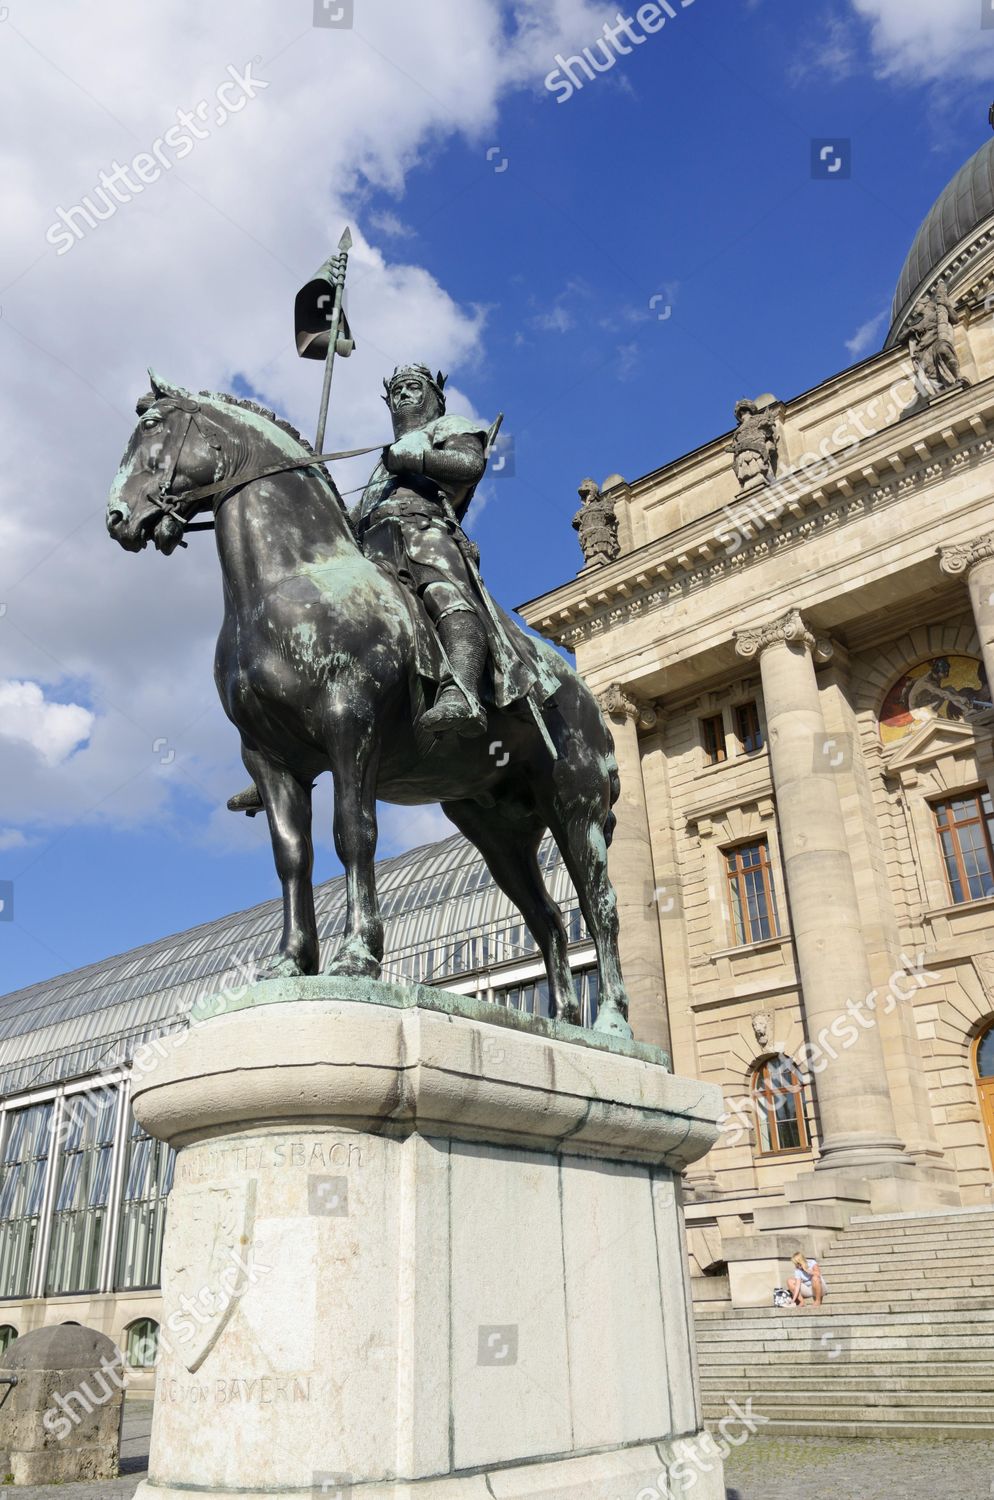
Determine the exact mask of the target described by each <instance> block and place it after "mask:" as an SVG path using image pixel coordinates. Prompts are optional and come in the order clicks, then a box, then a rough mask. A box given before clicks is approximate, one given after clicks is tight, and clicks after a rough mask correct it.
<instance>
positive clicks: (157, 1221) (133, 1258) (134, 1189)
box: [114, 1117, 176, 1291]
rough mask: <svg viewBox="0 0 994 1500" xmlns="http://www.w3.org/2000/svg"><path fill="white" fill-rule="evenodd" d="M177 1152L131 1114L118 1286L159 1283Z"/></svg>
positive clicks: (129, 1288)
mask: <svg viewBox="0 0 994 1500" xmlns="http://www.w3.org/2000/svg"><path fill="white" fill-rule="evenodd" d="M175 1160H176V1153H175V1152H174V1151H172V1150H170V1148H169V1147H168V1146H167V1145H166V1144H165V1142H164V1141H156V1140H153V1139H152V1137H151V1136H150V1135H146V1134H145V1132H144V1130H142V1128H141V1126H140V1125H139V1123H138V1121H137V1120H136V1119H134V1117H132V1120H131V1128H130V1130H129V1132H128V1141H127V1145H126V1147H125V1153H124V1178H123V1184H122V1192H121V1227H120V1231H119V1233H118V1238H117V1265H116V1269H115V1272H114V1285H115V1287H116V1288H117V1290H118V1291H134V1290H137V1289H139V1288H141V1287H154V1286H158V1285H159V1266H160V1262H161V1260H162V1235H163V1231H164V1230H165V1227H166V1198H167V1195H168V1193H169V1189H170V1188H171V1187H172V1183H173V1164H174V1162H175Z"/></svg>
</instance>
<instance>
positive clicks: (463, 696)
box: [421, 609, 487, 738]
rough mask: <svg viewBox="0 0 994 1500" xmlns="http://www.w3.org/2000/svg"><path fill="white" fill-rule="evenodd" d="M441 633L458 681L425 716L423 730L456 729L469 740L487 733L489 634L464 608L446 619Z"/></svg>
mask: <svg viewBox="0 0 994 1500" xmlns="http://www.w3.org/2000/svg"><path fill="white" fill-rule="evenodd" d="M438 633H439V635H440V636H441V638H442V645H443V646H444V647H445V654H446V656H447V657H448V658H449V663H450V665H451V667H452V672H453V675H454V676H455V678H456V679H457V682H448V683H446V685H445V686H444V687H443V688H442V691H441V692H440V693H439V695H438V697H437V698H436V699H435V702H434V704H433V706H432V707H431V708H429V709H428V711H427V712H426V713H424V714H422V715H421V728H423V729H426V730H427V731H428V732H429V734H447V733H449V732H450V731H452V730H454V731H455V732H456V733H457V734H461V735H464V736H465V737H466V738H470V737H471V736H473V735H478V734H485V733H486V730H487V716H486V713H485V712H484V709H483V705H482V704H481V702H480V684H481V682H482V680H483V669H484V667H485V666H486V664H487V635H486V631H485V630H484V628H483V626H482V624H481V623H480V621H479V620H478V619H477V618H476V616H475V615H474V614H471V613H470V612H469V610H462V609H460V610H454V611H453V613H452V614H449V615H444V616H443V617H442V619H441V620H440V621H439V622H438ZM457 683H458V685H457ZM460 689H463V690H464V691H461V690H460Z"/></svg>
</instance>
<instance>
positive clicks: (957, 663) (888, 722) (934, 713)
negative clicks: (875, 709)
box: [880, 655, 991, 745]
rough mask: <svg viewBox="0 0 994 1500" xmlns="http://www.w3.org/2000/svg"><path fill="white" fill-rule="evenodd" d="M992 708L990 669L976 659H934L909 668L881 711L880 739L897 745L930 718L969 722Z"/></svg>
mask: <svg viewBox="0 0 994 1500" xmlns="http://www.w3.org/2000/svg"><path fill="white" fill-rule="evenodd" d="M990 708H991V690H990V687H989V685H988V682H987V670H986V668H985V666H984V664H983V662H982V661H978V660H977V658H976V657H975V656H954V655H945V656H933V657H931V658H930V659H929V660H928V661H922V662H919V663H918V665H917V666H914V667H909V668H908V670H907V671H906V672H903V673H902V674H901V676H900V677H899V678H898V679H897V681H896V682H895V683H894V685H893V686H892V687H891V688H890V689H889V690H888V692H887V696H886V697H885V698H884V701H883V704H882V705H881V708H880V738H881V740H882V741H883V743H884V744H885V745H894V744H896V743H897V741H898V740H903V739H904V737H905V735H908V734H911V733H912V731H913V730H915V729H917V728H918V727H919V726H920V725H922V724H924V723H925V722H926V720H928V719H950V720H953V721H956V722H960V723H968V722H969V721H970V719H972V718H973V717H974V715H975V714H978V713H982V712H984V711H985V710H989V709H990Z"/></svg>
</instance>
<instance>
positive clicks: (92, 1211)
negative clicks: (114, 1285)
mask: <svg viewBox="0 0 994 1500" xmlns="http://www.w3.org/2000/svg"><path fill="white" fill-rule="evenodd" d="M117 1097H118V1096H117V1090H116V1089H101V1090H99V1091H95V1092H93V1093H85V1094H72V1095H69V1096H68V1097H67V1098H66V1099H65V1101H64V1104H63V1116H62V1126H61V1129H60V1131H59V1134H60V1136H61V1138H62V1149H61V1151H60V1152H59V1155H58V1160H57V1162H56V1174H57V1175H56V1186H55V1202H54V1212H53V1215H52V1241H51V1247H50V1249H49V1254H48V1274H47V1276H46V1278H45V1291H46V1294H47V1295H49V1296H54V1295H57V1294H58V1293H60V1292H92V1291H96V1290H97V1288H98V1287H99V1284H100V1250H101V1246H102V1244H103V1235H104V1224H105V1222H106V1219H107V1200H108V1195H109V1193H110V1179H111V1167H112V1165H113V1158H114V1123H115V1120H116V1118H117Z"/></svg>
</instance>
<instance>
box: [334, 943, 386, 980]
mask: <svg viewBox="0 0 994 1500" xmlns="http://www.w3.org/2000/svg"><path fill="white" fill-rule="evenodd" d="M382 969H383V965H382V964H381V963H380V961H379V959H378V958H374V957H373V955H372V953H370V952H369V951H368V949H355V948H344V947H343V948H341V949H340V950H339V951H338V953H336V954H335V956H334V958H333V959H332V960H331V963H330V964H328V966H327V968H326V969H325V971H324V972H325V973H326V974H332V975H334V976H335V977H336V978H338V979H379V977H380V974H381V972H382Z"/></svg>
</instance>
